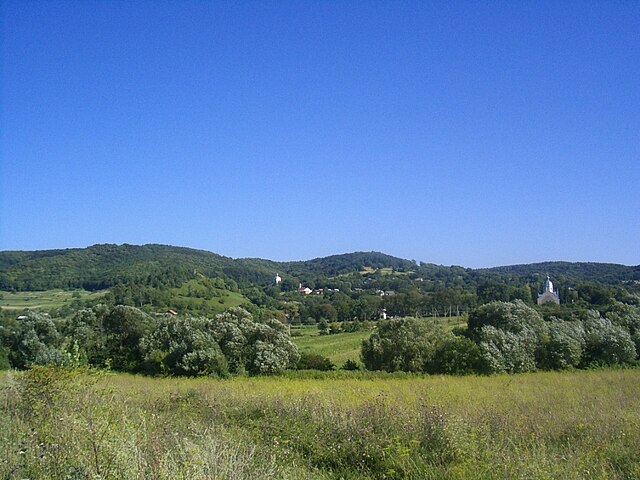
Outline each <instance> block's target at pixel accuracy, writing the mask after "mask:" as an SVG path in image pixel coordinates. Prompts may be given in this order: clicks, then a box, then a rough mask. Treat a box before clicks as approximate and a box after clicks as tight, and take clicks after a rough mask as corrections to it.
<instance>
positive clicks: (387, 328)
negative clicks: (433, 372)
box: [361, 317, 441, 372]
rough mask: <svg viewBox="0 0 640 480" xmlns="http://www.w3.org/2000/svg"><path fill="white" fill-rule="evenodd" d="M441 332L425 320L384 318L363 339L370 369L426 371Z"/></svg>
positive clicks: (363, 350)
mask: <svg viewBox="0 0 640 480" xmlns="http://www.w3.org/2000/svg"><path fill="white" fill-rule="evenodd" d="M440 336H441V332H439V331H437V330H435V328H434V327H433V326H432V325H430V324H429V323H427V322H425V321H423V320H418V319H415V318H411V317H407V318H399V319H393V320H389V321H384V322H381V323H380V324H379V325H378V328H376V329H375V330H374V331H373V333H372V334H371V336H370V337H369V338H368V339H366V340H363V341H362V349H361V355H362V361H363V363H364V365H365V367H366V368H367V369H368V370H385V371H387V372H395V371H398V370H401V371H405V372H424V371H426V369H427V365H428V364H429V362H430V361H431V360H432V358H433V356H434V354H435V350H436V344H437V342H438V339H439V338H440Z"/></svg>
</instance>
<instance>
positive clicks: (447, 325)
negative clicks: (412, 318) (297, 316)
mask: <svg viewBox="0 0 640 480" xmlns="http://www.w3.org/2000/svg"><path fill="white" fill-rule="evenodd" d="M424 321H425V322H432V321H433V320H432V319H431V318H425V319H424ZM435 321H436V323H437V325H439V326H441V327H442V328H444V329H445V330H447V331H449V330H451V329H453V328H454V327H464V326H465V325H466V324H465V323H464V322H463V321H460V320H459V319H458V318H457V317H452V318H444V317H443V318H436V320H435ZM292 334H293V335H294V336H293V341H294V343H295V344H296V346H297V347H298V349H299V350H300V352H301V353H316V354H319V355H323V356H325V357H328V358H329V359H330V360H331V361H332V362H333V363H334V364H335V365H336V366H338V367H340V366H341V365H342V364H344V362H345V361H347V360H354V361H356V362H358V363H361V362H360V346H361V344H362V340H364V339H365V338H369V336H370V335H371V330H367V331H361V332H354V333H338V334H334V335H319V334H318V328H317V327H316V326H315V325H312V326H302V327H293V328H292Z"/></svg>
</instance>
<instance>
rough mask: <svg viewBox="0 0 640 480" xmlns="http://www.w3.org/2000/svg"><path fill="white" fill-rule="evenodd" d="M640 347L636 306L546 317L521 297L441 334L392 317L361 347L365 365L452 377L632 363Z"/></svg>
mask: <svg viewBox="0 0 640 480" xmlns="http://www.w3.org/2000/svg"><path fill="white" fill-rule="evenodd" d="M639 352H640V308H638V307H637V306H633V305H628V304H624V303H620V302H616V303H614V304H612V305H609V306H608V307H607V309H606V310H605V311H603V312H602V313H601V312H599V311H597V310H580V311H578V312H577V313H576V314H572V315H571V316H570V318H567V319H561V318H558V317H555V316H550V317H549V318H548V319H546V320H545V319H544V318H543V315H542V314H541V313H540V312H539V311H537V310H536V309H534V308H532V307H530V306H528V305H526V304H525V303H524V302H523V301H521V300H516V301H515V302H492V303H488V304H485V305H482V306H481V307H479V308H477V309H475V310H474V311H473V312H472V313H471V314H470V315H469V321H468V326H467V328H465V329H458V330H454V332H452V333H445V332H443V331H442V330H441V329H438V328H437V327H436V326H435V325H434V324H432V323H431V322H430V321H429V320H428V319H416V318H410V317H408V318H401V319H394V320H391V321H385V322H381V323H380V324H379V326H378V328H377V329H376V330H375V331H374V332H373V334H372V335H371V337H370V338H369V339H368V340H365V341H364V342H363V345H362V359H363V362H364V364H365V366H366V368H368V369H370V370H385V371H389V372H393V371H407V372H427V373H449V374H468V373H502V372H506V373H518V372H529V371H534V370H538V369H542V370H562V369H567V368H586V367H591V366H600V365H624V364H636V363H637V362H638V353H639Z"/></svg>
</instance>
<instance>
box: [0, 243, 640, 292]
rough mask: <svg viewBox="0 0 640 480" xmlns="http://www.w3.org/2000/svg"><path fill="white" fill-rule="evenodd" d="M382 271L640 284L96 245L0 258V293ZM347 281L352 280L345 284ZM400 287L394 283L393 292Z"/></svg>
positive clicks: (351, 259)
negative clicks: (196, 279)
mask: <svg viewBox="0 0 640 480" xmlns="http://www.w3.org/2000/svg"><path fill="white" fill-rule="evenodd" d="M366 269H369V271H368V272H366V271H365V270H366ZM381 269H390V271H391V272H396V273H397V272H401V273H405V274H407V275H408V279H409V280H416V279H418V280H420V281H421V282H426V283H429V282H431V283H437V284H439V285H442V286H445V287H447V288H449V287H456V286H457V287H464V286H468V285H474V286H481V285H483V284H486V283H491V282H493V281H499V282H501V283H509V284H511V285H513V286H517V287H522V286H524V285H526V284H527V283H535V282H539V280H540V278H541V275H543V274H547V273H549V274H551V275H552V276H554V277H556V278H559V279H560V280H561V283H568V284H576V283H578V282H585V281H596V282H599V283H606V284H610V285H616V284H618V285H619V284H625V283H633V282H639V281H640V266H635V267H630V266H625V265H616V264H608V263H590V262H581V263H571V262H544V263H535V264H530V265H513V266H503V267H495V268H491V269H475V270H474V269H469V268H463V267H459V266H451V267H447V266H442V265H435V264H431V263H420V264H419V265H418V264H416V263H415V262H413V261H411V260H405V259H401V258H397V257H393V256H391V255H386V254H383V253H379V252H354V253H347V254H342V255H332V256H328V257H323V258H315V259H312V260H306V261H294V262H274V261H271V260H265V259H256V258H243V259H232V258H229V257H224V256H221V255H218V254H215V253H212V252H207V251H204V250H196V249H192V248H186V247H174V246H168V245H157V244H148V245H141V246H139V245H128V244H124V245H114V244H100V245H93V246H91V247H87V248H71V249H63V250H39V251H3V252H0V290H17V291H33V290H47V289H53V288H84V289H85V290H99V289H104V288H110V287H113V286H115V285H117V284H128V283H136V284H143V285H155V286H166V287H173V288H175V287H178V286H180V285H181V284H182V283H184V282H185V281H188V280H190V279H192V278H194V275H195V273H199V274H202V275H205V276H207V277H221V278H223V279H228V280H233V281H234V282H236V283H237V284H239V285H241V286H243V287H247V286H250V285H258V286H265V285H268V284H269V283H270V282H272V281H273V278H274V274H275V273H276V272H278V273H280V274H284V275H286V276H288V277H294V279H295V280H298V281H303V282H311V281H314V282H315V281H317V280H318V279H326V278H332V277H337V276H345V275H346V276H347V277H346V278H344V279H343V280H345V281H351V282H352V283H353V284H354V285H355V286H358V285H356V284H359V283H361V280H362V279H363V278H364V279H365V280H366V279H369V281H370V282H371V281H376V280H377V279H378V278H377V277H376V275H375V274H376V272H377V271H378V270H381ZM194 272H195V273H194ZM350 274H351V275H352V278H349V275H350ZM402 280H403V279H395V280H394V281H395V283H396V285H397V286H398V285H399V284H400V283H403V282H402ZM379 283H381V284H382V283H386V284H391V283H392V279H391V278H386V279H385V282H379ZM390 288H391V287H390Z"/></svg>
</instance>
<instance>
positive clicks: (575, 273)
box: [480, 262, 640, 285]
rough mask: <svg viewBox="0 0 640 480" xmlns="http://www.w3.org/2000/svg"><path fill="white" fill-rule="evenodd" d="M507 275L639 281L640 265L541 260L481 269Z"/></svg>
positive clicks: (616, 282)
mask: <svg viewBox="0 0 640 480" xmlns="http://www.w3.org/2000/svg"><path fill="white" fill-rule="evenodd" d="M480 271H488V272H494V273H500V274H504V275H508V276H519V277H531V276H534V275H540V274H548V275H550V276H552V277H558V276H562V277H565V278H568V279H571V280H572V281H574V282H588V281H597V282H600V283H607V284H611V285H615V284H620V283H626V282H637V281H640V265H638V266H635V267H629V266H626V265H619V264H616V263H595V262H541V263H531V264H526V265H509V266H502V267H494V268H488V269H481V270H480Z"/></svg>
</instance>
